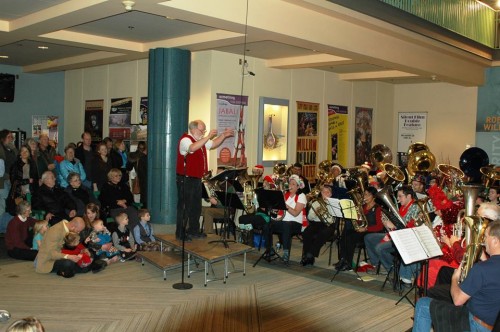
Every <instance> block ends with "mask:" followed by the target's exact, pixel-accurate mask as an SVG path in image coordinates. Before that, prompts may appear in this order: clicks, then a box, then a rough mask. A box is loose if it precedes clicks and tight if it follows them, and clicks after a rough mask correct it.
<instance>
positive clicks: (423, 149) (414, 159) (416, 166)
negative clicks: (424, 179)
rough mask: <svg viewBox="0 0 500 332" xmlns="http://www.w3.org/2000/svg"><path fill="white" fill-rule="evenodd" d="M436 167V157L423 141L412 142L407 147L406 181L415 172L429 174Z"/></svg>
mask: <svg viewBox="0 0 500 332" xmlns="http://www.w3.org/2000/svg"><path fill="white" fill-rule="evenodd" d="M435 168H436V157H434V154H433V153H432V152H431V151H430V149H429V147H428V146H427V145H425V144H424V143H413V144H412V145H410V147H409V148H408V166H407V167H406V170H407V172H408V181H410V180H411V178H412V177H413V176H415V174H417V173H418V174H426V175H427V174H429V173H430V172H431V171H432V170H434V169H435Z"/></svg>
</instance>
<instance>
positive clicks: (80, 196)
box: [65, 173, 101, 217]
mask: <svg viewBox="0 0 500 332" xmlns="http://www.w3.org/2000/svg"><path fill="white" fill-rule="evenodd" d="M67 182H68V184H69V185H68V186H67V187H66V189H65V191H66V192H67V193H68V194H69V196H70V197H71V198H72V199H73V201H74V202H75V204H76V215H77V216H79V217H83V215H84V214H85V207H86V206H87V204H89V203H94V204H96V205H100V204H101V203H100V202H99V200H98V199H97V198H95V196H94V194H93V193H92V192H91V191H90V189H89V188H87V187H84V186H83V185H82V180H81V178H80V174H78V173H69V175H68V179H67Z"/></svg>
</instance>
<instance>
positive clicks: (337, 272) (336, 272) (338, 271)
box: [330, 269, 340, 282]
mask: <svg viewBox="0 0 500 332" xmlns="http://www.w3.org/2000/svg"><path fill="white" fill-rule="evenodd" d="M339 273H340V270H337V269H336V270H335V274H334V275H333V277H332V279H331V280H330V282H332V281H333V280H334V279H335V277H336V276H337V274H339Z"/></svg>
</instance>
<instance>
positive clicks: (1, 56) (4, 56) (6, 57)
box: [0, 55, 9, 59]
mask: <svg viewBox="0 0 500 332" xmlns="http://www.w3.org/2000/svg"><path fill="white" fill-rule="evenodd" d="M0 58H2V59H8V58H9V56H8V55H0Z"/></svg>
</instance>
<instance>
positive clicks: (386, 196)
mask: <svg viewBox="0 0 500 332" xmlns="http://www.w3.org/2000/svg"><path fill="white" fill-rule="evenodd" d="M392 196H393V193H392V187H391V186H385V187H384V188H382V190H380V191H379V192H378V193H377V197H378V198H380V200H382V202H384V204H385V206H387V208H389V211H388V213H389V214H388V215H387V217H388V218H389V219H390V220H391V222H392V223H393V224H394V226H396V228H397V229H403V228H405V227H406V222H405V221H404V219H403V218H402V217H401V215H400V214H399V210H398V209H397V208H396V206H395V205H394V202H393V200H392V198H391V197H392Z"/></svg>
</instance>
